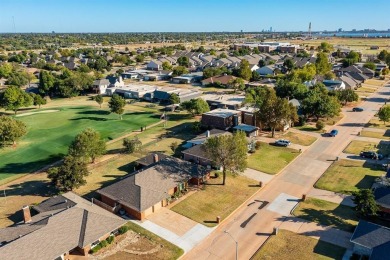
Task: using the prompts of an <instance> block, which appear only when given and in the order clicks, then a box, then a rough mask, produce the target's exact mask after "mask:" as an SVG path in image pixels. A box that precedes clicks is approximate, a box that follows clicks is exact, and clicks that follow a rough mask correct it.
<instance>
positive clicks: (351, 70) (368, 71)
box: [340, 65, 375, 79]
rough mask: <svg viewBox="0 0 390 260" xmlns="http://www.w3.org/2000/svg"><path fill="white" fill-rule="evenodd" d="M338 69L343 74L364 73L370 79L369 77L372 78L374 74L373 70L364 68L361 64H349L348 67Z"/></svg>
mask: <svg viewBox="0 0 390 260" xmlns="http://www.w3.org/2000/svg"><path fill="white" fill-rule="evenodd" d="M340 71H341V72H342V73H343V74H346V73H357V74H363V75H365V76H366V77H367V78H369V79H371V78H373V77H374V76H375V71H373V70H371V69H368V68H365V67H363V66H362V67H359V66H357V65H351V66H349V67H346V68H342V69H340Z"/></svg>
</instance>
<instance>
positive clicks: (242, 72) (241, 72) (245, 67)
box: [238, 59, 252, 80]
mask: <svg viewBox="0 0 390 260" xmlns="http://www.w3.org/2000/svg"><path fill="white" fill-rule="evenodd" d="M238 76H239V77H240V78H243V79H245V80H250V78H251V76H252V71H251V68H250V66H249V62H248V61H247V60H245V59H243V60H241V63H240V67H239V69H238Z"/></svg>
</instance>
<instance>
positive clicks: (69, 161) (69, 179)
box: [47, 155, 89, 191]
mask: <svg viewBox="0 0 390 260" xmlns="http://www.w3.org/2000/svg"><path fill="white" fill-rule="evenodd" d="M88 174H89V172H88V168H87V164H86V163H85V161H84V160H81V159H80V158H77V157H73V156H71V155H67V156H66V157H65V158H64V162H63V164H62V165H61V166H60V167H52V168H50V169H49V170H48V171H47V177H48V178H49V179H51V181H52V182H53V183H54V184H55V185H56V187H57V188H58V189H60V190H61V191H71V190H73V189H75V188H79V187H81V186H82V185H85V184H86V183H87V182H86V181H85V179H84V177H85V176H88Z"/></svg>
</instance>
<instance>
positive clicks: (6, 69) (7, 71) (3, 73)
mask: <svg viewBox="0 0 390 260" xmlns="http://www.w3.org/2000/svg"><path fill="white" fill-rule="evenodd" d="M13 70H14V68H13V66H12V64H11V63H3V64H2V65H1V66H0V78H8V77H9V75H11V73H12V71H13Z"/></svg>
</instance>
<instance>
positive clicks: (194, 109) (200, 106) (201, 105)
mask: <svg viewBox="0 0 390 260" xmlns="http://www.w3.org/2000/svg"><path fill="white" fill-rule="evenodd" d="M180 106H181V107H182V109H184V110H186V111H188V113H190V114H191V115H192V116H195V115H201V114H203V113H206V112H208V111H210V107H209V104H207V102H206V101H204V100H203V99H201V98H197V99H191V100H189V101H185V102H183V103H181V105H180Z"/></svg>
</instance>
